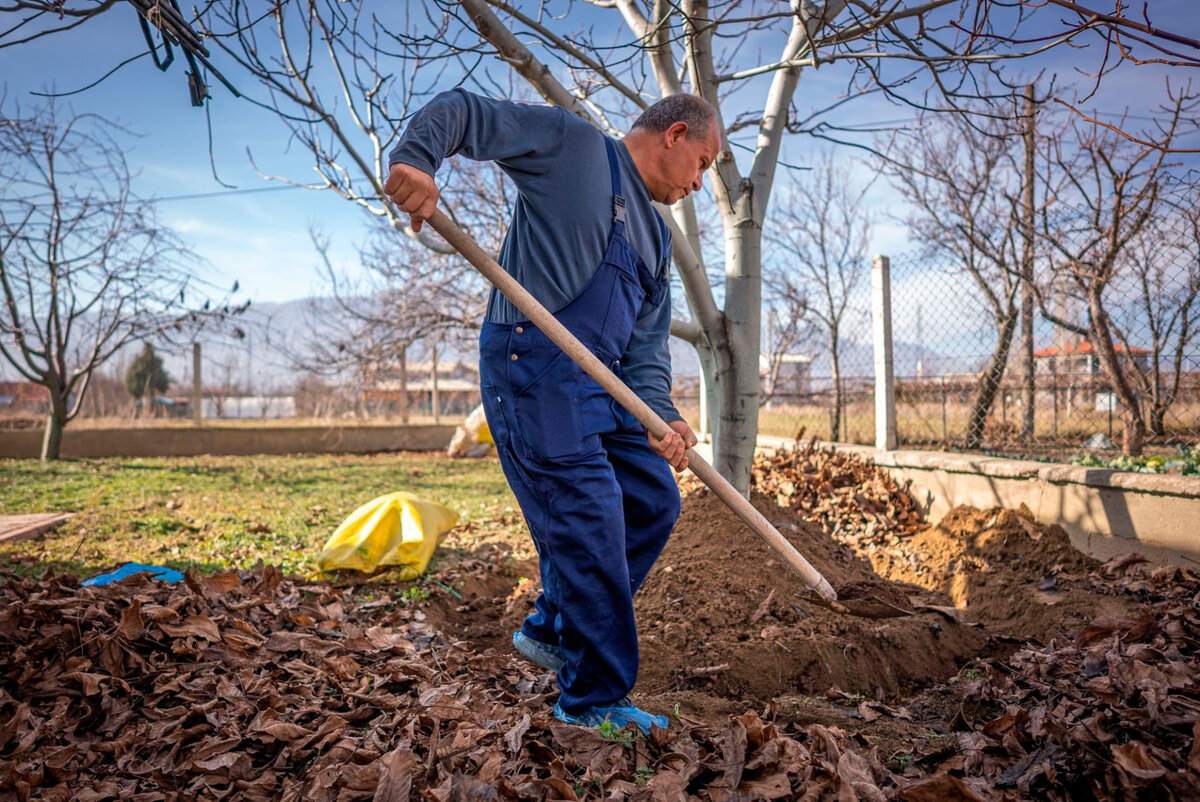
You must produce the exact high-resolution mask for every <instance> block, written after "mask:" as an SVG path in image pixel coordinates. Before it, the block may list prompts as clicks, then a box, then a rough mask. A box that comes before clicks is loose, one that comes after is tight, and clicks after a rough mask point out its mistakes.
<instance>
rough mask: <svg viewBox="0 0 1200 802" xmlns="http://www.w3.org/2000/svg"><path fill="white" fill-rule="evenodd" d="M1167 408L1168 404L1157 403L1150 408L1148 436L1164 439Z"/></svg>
mask: <svg viewBox="0 0 1200 802" xmlns="http://www.w3.org/2000/svg"><path fill="white" fill-rule="evenodd" d="M1167 407H1168V404H1165V403H1162V402H1161V401H1157V402H1155V403H1154V405H1153V406H1151V407H1150V435H1151V436H1152V437H1165V436H1166V434H1167Z"/></svg>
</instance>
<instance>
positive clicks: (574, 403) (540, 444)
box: [508, 346, 586, 460]
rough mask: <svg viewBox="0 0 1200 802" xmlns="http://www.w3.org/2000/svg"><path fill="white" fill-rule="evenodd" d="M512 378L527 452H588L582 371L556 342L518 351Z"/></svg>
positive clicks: (550, 455) (551, 456) (545, 456)
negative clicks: (555, 344)
mask: <svg viewBox="0 0 1200 802" xmlns="http://www.w3.org/2000/svg"><path fill="white" fill-rule="evenodd" d="M514 355H515V356H516V359H515V360H510V363H509V368H508V376H509V381H510V385H511V387H512V388H513V404H512V405H513V413H514V415H515V418H516V425H517V429H518V430H519V431H520V434H521V440H522V441H523V442H524V446H525V451H526V454H527V456H529V457H532V458H534V459H542V460H555V459H562V458H565V457H573V456H578V455H579V454H582V453H583V452H584V451H585V450H586V444H585V442H584V441H585V436H584V431H583V409H582V407H583V404H582V401H583V387H582V380H583V375H584V374H583V369H582V368H580V367H579V366H578V365H576V364H575V363H574V362H573V361H572V360H571V358H570V357H569V356H567V355H566V354H565V353H563V352H562V350H561V349H559V348H558V347H557V346H554V347H552V348H532V349H528V350H525V351H516V352H514Z"/></svg>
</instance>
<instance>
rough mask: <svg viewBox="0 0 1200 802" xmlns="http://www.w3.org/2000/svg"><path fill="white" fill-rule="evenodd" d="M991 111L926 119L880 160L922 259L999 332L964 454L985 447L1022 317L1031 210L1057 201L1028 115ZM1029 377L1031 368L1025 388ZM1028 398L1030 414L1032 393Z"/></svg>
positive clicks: (1012, 108)
mask: <svg viewBox="0 0 1200 802" xmlns="http://www.w3.org/2000/svg"><path fill="white" fill-rule="evenodd" d="M981 111H986V110H981ZM991 113H992V115H993V116H976V117H972V116H967V115H939V116H925V117H923V119H922V124H921V125H920V127H918V128H917V129H916V130H915V131H913V132H911V133H909V134H905V135H902V137H901V138H899V139H898V140H897V142H896V145H895V148H894V150H893V151H892V152H891V153H890V155H889V158H888V159H887V160H886V162H885V171H886V172H887V174H888V175H889V176H890V177H891V180H892V183H893V185H894V186H895V187H896V188H897V189H898V190H899V191H900V193H901V194H902V195H903V196H904V198H905V199H906V200H907V201H908V202H909V203H910V204H911V209H912V211H911V212H910V214H909V217H908V222H909V226H910V229H911V230H912V232H913V235H914V236H915V238H916V239H917V240H918V241H919V242H920V243H921V244H922V246H923V248H924V249H925V251H926V252H927V253H929V254H931V255H943V256H947V257H949V258H950V259H952V260H953V263H954V264H955V265H956V266H957V267H958V269H960V270H961V271H963V272H964V273H965V274H966V275H967V276H969V277H970V279H971V281H972V283H973V284H974V285H975V287H976V288H977V289H978V300H979V301H981V302H982V303H983V305H984V307H985V309H986V310H987V312H988V314H990V316H991V322H992V323H993V324H994V325H995V327H996V332H997V334H996V341H995V344H994V346H993V348H992V353H991V356H990V357H989V359H988V361H987V364H986V365H985V366H984V367H983V369H982V370H981V372H980V374H979V380H978V383H977V384H976V389H975V393H974V397H973V399H972V401H971V413H970V417H969V419H968V423H967V432H966V442H965V446H966V447H967V448H969V449H977V448H979V447H980V445H981V443H982V438H983V434H984V429H985V426H986V423H987V419H988V416H989V415H990V414H991V410H992V406H993V404H994V403H995V400H996V396H997V394H998V393H999V392H1001V386H1002V381H1003V379H1004V375H1005V371H1006V370H1007V368H1008V363H1009V354H1010V352H1011V350H1012V345H1013V337H1014V334H1015V332H1016V330H1017V324H1018V322H1019V321H1020V319H1021V310H1020V308H1019V306H1018V298H1019V297H1020V294H1021V290H1022V287H1023V286H1024V285H1025V282H1026V278H1027V277H1028V276H1030V275H1032V271H1033V262H1034V259H1035V255H1036V249H1035V247H1034V240H1033V238H1032V236H1031V232H1030V229H1029V218H1030V212H1031V210H1032V211H1037V210H1039V209H1044V208H1045V206H1046V204H1047V203H1048V202H1049V199H1050V198H1052V197H1053V196H1054V195H1055V188H1054V187H1052V186H1051V185H1050V181H1051V179H1050V178H1049V177H1048V175H1049V171H1048V168H1047V167H1046V166H1045V165H1043V167H1042V171H1041V174H1035V172H1034V170H1033V161H1032V160H1033V156H1034V153H1033V147H1035V146H1034V145H1032V144H1031V143H1030V142H1029V137H1028V134H1029V132H1030V129H1029V128H1028V122H1027V115H1028V113H1029V112H1028V109H1027V108H1026V107H1025V106H1023V105H1021V104H1020V103H1019V102H1018V101H1017V99H1016V98H1013V99H1012V102H1011V103H1010V104H1007V107H1005V106H1000V107H994V110H993V111H992V112H991ZM1043 161H1045V159H1043ZM1028 312H1029V313H1030V314H1029V320H1028V323H1027V326H1026V334H1025V337H1024V338H1023V340H1024V342H1023V345H1024V348H1023V350H1024V351H1025V354H1026V356H1025V358H1026V360H1028V359H1030V357H1029V354H1031V353H1032V350H1033V342H1032V331H1033V320H1032V305H1030V306H1029V309H1028ZM1031 372H1032V362H1030V363H1029V365H1028V367H1027V369H1026V370H1025V371H1024V374H1025V379H1026V380H1028V379H1029V374H1030V373H1031ZM1025 399H1026V401H1025V403H1026V406H1028V407H1029V408H1030V410H1032V399H1033V393H1032V388H1030V390H1029V391H1028V392H1026V393H1025ZM1026 417H1027V418H1028V417H1029V416H1028V415H1027V416H1026ZM1031 434H1032V432H1028V433H1027V434H1026V437H1029V436H1031Z"/></svg>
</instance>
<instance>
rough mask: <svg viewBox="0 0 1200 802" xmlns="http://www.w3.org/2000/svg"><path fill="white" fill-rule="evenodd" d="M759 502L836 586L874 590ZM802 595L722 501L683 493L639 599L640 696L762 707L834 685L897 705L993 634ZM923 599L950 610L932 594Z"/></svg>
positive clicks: (831, 547)
mask: <svg viewBox="0 0 1200 802" xmlns="http://www.w3.org/2000/svg"><path fill="white" fill-rule="evenodd" d="M752 500H753V502H754V503H755V505H756V506H757V507H758V509H759V510H760V511H761V512H762V513H763V514H764V515H765V516H766V517H767V519H768V520H770V521H772V522H773V523H774V524H775V527H776V529H778V530H779V531H780V534H782V535H784V537H786V538H787V539H788V540H789V541H790V542H791V543H792V545H794V546H795V547H796V549H797V551H799V552H800V553H801V554H803V555H804V556H805V558H806V559H808V561H809V562H810V563H812V565H813V567H814V568H816V569H817V570H818V571H820V572H821V574H823V575H824V576H825V577H826V578H827V579H828V580H829V582H830V583H831V584H832V585H833V586H834V587H848V588H849V589H851V590H853V588H855V587H858V588H860V589H863V588H867V587H870V585H871V583H875V584H878V583H879V581H880V578H879V576H877V575H876V574H875V572H874V571H873V570H872V568H871V565H870V563H868V562H867V561H866V560H864V559H862V558H859V557H856V556H855V555H854V554H853V553H852V552H851V551H850V550H849V549H848V548H846V547H845V546H842V545H840V544H838V543H836V542H834V541H833V539H832V538H830V537H829V536H828V535H826V534H825V533H823V532H822V531H821V530H820V528H818V527H817V526H816V525H815V524H811V523H808V522H807V521H804V520H802V519H800V518H799V517H797V516H796V515H795V514H794V513H792V512H791V511H788V510H784V509H780V508H779V507H777V506H776V505H775V503H774V501H773V500H772V499H768V498H766V497H763V496H756V497H754V498H753V499H752ZM918 590H919V589H918ZM805 591H806V589H805V587H804V584H803V582H802V581H801V580H800V578H799V577H798V576H796V575H795V574H794V573H793V572H792V571H791V569H790V568H788V567H787V565H786V564H785V563H784V562H783V561H782V560H781V559H780V558H779V557H778V556H776V555H775V553H774V552H773V551H772V550H771V549H770V548H769V547H768V546H767V545H766V544H765V543H763V542H762V540H761V539H760V538H759V537H758V536H757V535H756V534H754V532H753V531H752V530H751V529H749V528H748V527H747V526H746V525H745V524H743V523H742V521H741V519H740V518H738V517H737V516H736V515H735V514H734V513H733V512H732V511H730V510H729V508H728V507H726V506H725V504H724V503H723V502H721V501H720V499H718V498H717V497H716V496H714V495H712V494H710V493H705V492H702V491H698V492H695V493H693V494H692V495H690V496H688V498H686V499H685V500H684V505H683V513H682V515H681V516H680V519H679V523H678V524H677V525H676V527H675V533H674V534H673V535H672V536H671V540H670V541H669V542H668V544H667V547H666V549H665V550H664V551H663V554H662V556H661V557H660V558H659V560H658V563H657V565H656V566H655V568H654V571H653V572H652V573H651V574H650V577H649V579H647V581H646V584H645V586H644V587H643V588H642V591H641V592H640V593H639V594H638V596H637V598H636V599H635V601H634V606H635V609H636V612H637V618H638V626H639V632H640V635H641V645H642V667H641V674H640V676H639V680H638V687H637V690H638V692H639V693H643V694H657V693H663V692H666V691H682V690H700V691H702V692H704V693H706V694H709V695H715V696H723V697H730V698H734V699H738V700H741V701H743V702H745V703H749V704H758V703H762V702H765V701H766V700H768V699H771V698H773V697H776V696H779V695H781V694H788V693H804V694H811V693H824V692H825V691H827V690H829V689H831V688H837V689H840V690H843V691H847V692H852V693H861V694H866V695H869V696H873V697H875V698H878V699H891V698H894V697H895V696H896V695H897V694H899V693H901V692H906V691H910V690H913V689H915V688H919V687H922V686H925V685H928V684H929V683H931V682H934V681H936V680H939V679H943V678H945V677H948V676H950V675H952V674H954V673H955V671H957V670H958V668H959V667H960V666H961V665H963V664H964V663H965V662H966V661H968V660H970V659H971V658H973V657H974V656H975V655H976V654H978V652H979V651H980V649H981V648H982V647H983V644H984V642H985V641H986V639H987V635H986V633H985V632H984V631H983V630H982V629H980V628H977V627H970V626H965V625H963V624H958V623H955V622H953V621H950V620H947V619H946V618H944V617H942V616H939V615H936V614H925V615H917V616H909V617H905V618H892V619H885V620H872V619H864V618H856V617H853V616H847V615H844V614H840V613H836V612H832V611H830V610H827V609H825V608H823V607H820V606H818V605H816V604H814V603H812V602H810V601H807V600H806V599H805V598H804V597H805V595H806V593H805ZM892 592H893V593H895V592H896V590H893V591H892ZM859 595H861V594H859ZM921 600H922V601H926V602H929V603H936V604H948V603H949V601H948V599H946V598H945V597H941V596H938V595H937V594H932V593H923V594H922V596H921Z"/></svg>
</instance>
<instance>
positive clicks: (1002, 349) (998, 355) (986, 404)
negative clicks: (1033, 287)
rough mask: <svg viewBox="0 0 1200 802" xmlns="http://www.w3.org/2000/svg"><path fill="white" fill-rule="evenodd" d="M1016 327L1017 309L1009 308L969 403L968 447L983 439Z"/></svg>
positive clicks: (976, 445)
mask: <svg viewBox="0 0 1200 802" xmlns="http://www.w3.org/2000/svg"><path fill="white" fill-rule="evenodd" d="M1016 328H1017V311H1016V310H1015V309H1011V308H1010V309H1009V314H1008V315H1006V316H1005V317H1004V319H1003V320H1001V321H1000V333H999V335H998V337H997V339H996V349H995V350H994V351H993V352H992V361H991V364H989V365H988V368H987V370H986V371H984V373H983V376H982V377H980V379H979V388H978V389H977V390H976V391H975V402H974V403H973V404H972V405H971V417H970V419H969V420H968V422H967V443H966V445H967V448H968V449H972V450H973V449H977V448H979V446H980V443H981V442H982V440H983V430H984V427H985V426H986V425H987V419H988V415H989V414H991V411H992V404H994V403H995V402H996V392H997V391H998V390H999V389H1000V381H1001V380H1002V379H1003V378H1004V369H1005V368H1006V367H1007V366H1008V351H1009V349H1010V348H1011V347H1012V338H1013V332H1014V331H1015V330H1016Z"/></svg>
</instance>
